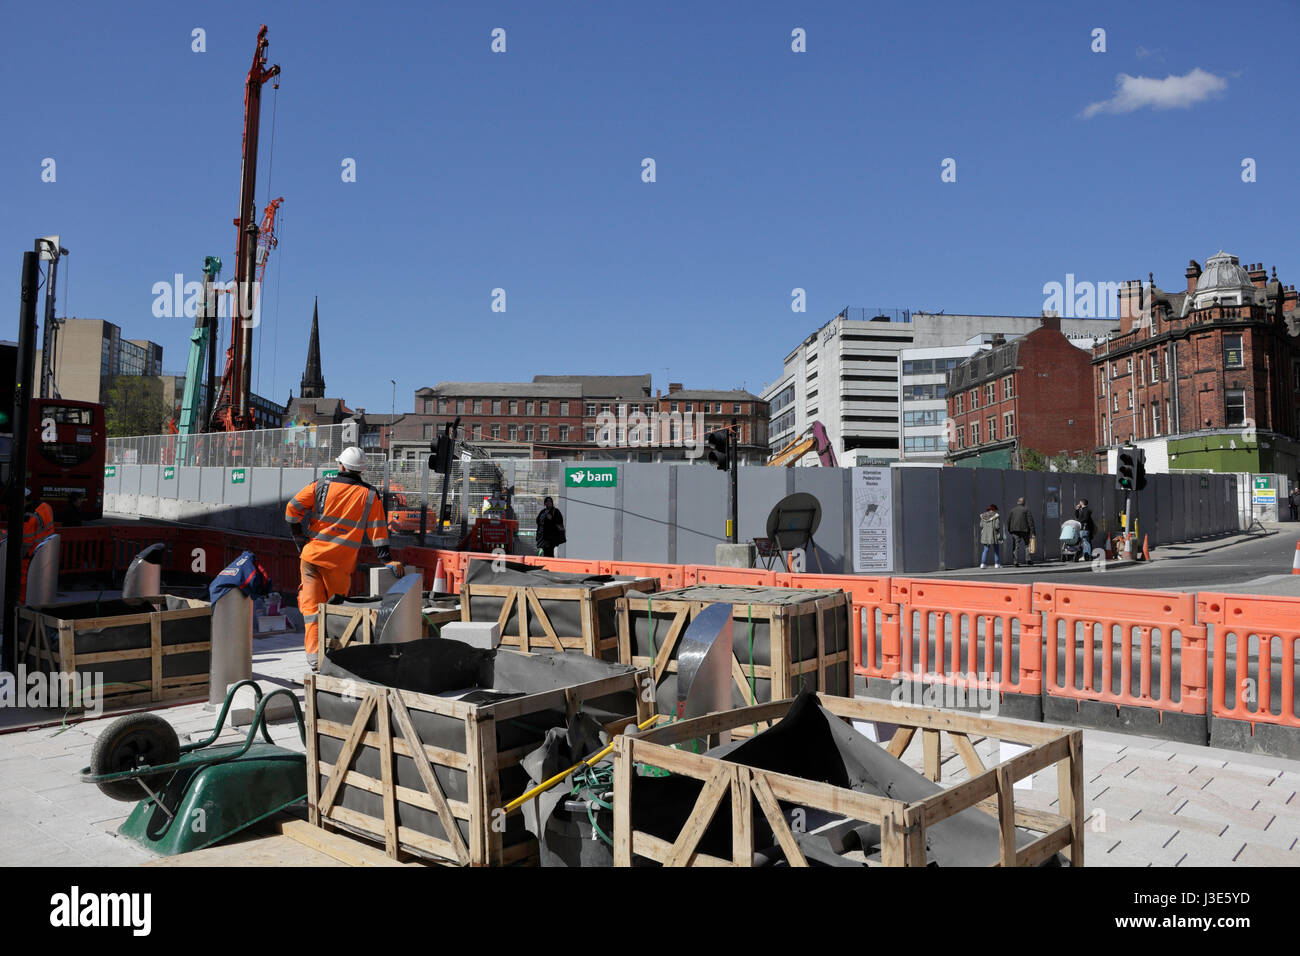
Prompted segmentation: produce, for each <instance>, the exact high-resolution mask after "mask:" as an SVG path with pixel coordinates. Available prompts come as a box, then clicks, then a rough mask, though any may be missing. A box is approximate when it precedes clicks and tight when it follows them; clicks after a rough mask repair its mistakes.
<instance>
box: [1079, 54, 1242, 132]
mask: <svg viewBox="0 0 1300 956" xmlns="http://www.w3.org/2000/svg"><path fill="white" fill-rule="evenodd" d="M1227 88H1228V81H1227V80H1225V79H1224V78H1223V77H1221V76H1215V75H1214V74H1213V73H1208V72H1206V71H1205V70H1202V69H1201V68H1200V67H1199V66H1198V67H1196V69H1194V70H1192V71H1191V72H1190V73H1188V74H1186V75H1185V76H1166V77H1165V78H1164V79H1163V80H1158V79H1156V78H1154V77H1150V76H1129V75H1128V74H1127V73H1121V74H1119V76H1117V77H1116V78H1115V95H1114V96H1112V97H1111V98H1110V99H1108V100H1102V101H1100V102H1098V103H1091V104H1089V105H1088V106H1087V107H1086V108H1085V109H1084V111H1083V116H1084V118H1085V119H1087V118H1088V117H1090V116H1096V115H1097V114H1098V113H1132V112H1133V111H1134V110H1140V109H1142V108H1143V107H1145V106H1149V107H1151V108H1152V109H1156V110H1169V109H1187V108H1188V107H1190V106H1193V105H1194V104H1196V103H1200V102H1202V101H1203V100H1207V99H1209V98H1210V97H1212V96H1214V95H1216V94H1218V93H1222V92H1223V91H1224V90H1225V89H1227Z"/></svg>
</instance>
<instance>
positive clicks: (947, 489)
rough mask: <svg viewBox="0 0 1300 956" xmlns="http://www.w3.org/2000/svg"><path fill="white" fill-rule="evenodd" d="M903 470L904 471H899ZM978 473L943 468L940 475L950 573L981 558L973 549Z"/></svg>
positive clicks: (946, 562)
mask: <svg viewBox="0 0 1300 956" xmlns="http://www.w3.org/2000/svg"><path fill="white" fill-rule="evenodd" d="M899 470H901V469H899ZM974 502H975V471H974V470H973V469H971V468H944V469H941V470H940V471H939V501H938V504H939V514H938V518H939V521H940V523H941V529H940V533H941V534H942V537H943V565H944V568H945V569H947V570H951V569H953V568H967V567H970V564H971V559H972V557H974V558H975V559H976V560H975V563H976V564H978V563H979V560H978V555H973V553H972V548H971V531H970V528H971V518H970V516H971V509H972V508H974V507H975V504H974Z"/></svg>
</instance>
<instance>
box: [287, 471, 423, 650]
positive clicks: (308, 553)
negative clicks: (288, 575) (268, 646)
mask: <svg viewBox="0 0 1300 956" xmlns="http://www.w3.org/2000/svg"><path fill="white" fill-rule="evenodd" d="M336 461H337V462H338V466H339V473H338V475H337V476H335V477H333V478H322V479H320V480H319V481H313V482H312V483H311V484H309V485H307V487H305V488H303V489H302V491H300V492H298V493H297V494H296V495H294V496H293V498H292V499H290V501H289V503H288V504H287V505H285V509H284V520H285V521H287V522H289V530H290V531H291V532H292V533H293V539H294V541H295V542H297V543H298V545H299V552H300V554H301V556H302V566H301V581H302V583H301V584H300V585H299V588H298V608H299V609H300V610H301V611H302V617H303V622H304V624H305V625H306V628H305V630H306V635H305V638H304V642H303V644H304V650H306V652H307V659H308V663H309V664H310V666H311V667H312V669H313V670H315V668H316V661H317V652H318V650H319V647H320V637H319V635H320V628H319V623H318V621H317V619H316V617H317V613H318V611H319V609H320V605H321V604H324V603H326V602H328V601H329V599H330V598H331V597H333V596H334V595H336V594H347V593H348V586H349V585H350V583H351V581H352V572H353V570H354V569H355V568H356V566H357V556H358V554H359V553H360V551H361V544H362V542H363V541H364V540H365V538H366V537H367V536H369V537H370V543H371V544H372V545H373V546H374V548H375V551H376V553H378V555H379V560H381V561H383V562H384V563H385V564H386V565H388V567H389V568H390V569H391V570H392V572H393V574H394V575H396V576H397V577H399V578H400V577H401V576H402V575H403V574H405V573H406V569H405V568H404V567H402V563H401V562H400V561H394V560H393V559H392V555H391V554H390V553H389V550H388V521H387V519H386V517H385V516H384V506H383V502H381V501H380V496H379V492H378V491H376V490H375V489H374V488H373V487H372V486H371V485H368V484H366V483H365V482H364V481H362V480H361V471H362V469H363V468H365V464H366V456H365V455H364V454H363V453H362V451H361V449H360V448H356V447H352V448H345V449H344V450H343V454H341V455H339V457H338V458H337V459H336ZM309 515H310V520H309V521H308V523H307V529H306V532H305V533H304V531H303V527H302V523H303V521H304V519H307V518H308V516H309Z"/></svg>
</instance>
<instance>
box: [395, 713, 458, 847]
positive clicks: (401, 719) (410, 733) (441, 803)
mask: <svg viewBox="0 0 1300 956" xmlns="http://www.w3.org/2000/svg"><path fill="white" fill-rule="evenodd" d="M387 699H388V706H389V708H390V709H391V711H392V715H393V717H394V718H396V720H397V727H398V729H399V730H400V731H401V734H402V736H403V737H405V738H406V740H407V742H408V743H410V744H411V745H412V749H414V751H415V756H414V758H413V759H414V762H415V769H416V770H417V771H418V772H419V774H420V780H421V781H422V782H423V783H424V789H425V791H426V792H427V793H428V794H429V797H430V798H431V799H432V800H433V804H434V807H435V808H436V810H437V813H438V820H439V822H441V823H442V829H443V832H444V833H446V834H448V835H449V836H450V837H451V843H452V846H453V847H454V848H455V850H456V860H457V861H458V862H459V863H460V865H461V866H468V865H469V862H470V855H469V848H468V847H466V846H465V841H464V840H462V839H461V836H460V830H459V829H458V828H457V826H456V821H455V819H454V817H453V814H452V812H451V808H450V807H449V806H448V805H447V796H446V794H444V793H443V792H442V787H441V786H439V785H438V778H437V776H435V774H434V772H433V768H432V767H431V766H429V761H428V759H427V758H426V757H425V755H424V751H423V750H422V749H421V741H420V735H419V734H418V733H417V732H416V730H415V724H413V723H412V722H411V715H410V713H409V712H408V711H407V709H406V707H405V706H403V705H402V698H401V697H400V696H399V695H398V694H397V693H396V692H394V691H391V690H390V691H389V692H388V695H387Z"/></svg>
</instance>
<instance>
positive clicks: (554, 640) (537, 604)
mask: <svg viewBox="0 0 1300 956" xmlns="http://www.w3.org/2000/svg"><path fill="white" fill-rule="evenodd" d="M523 591H524V594H526V595H527V596H528V604H529V606H530V607H532V609H533V613H534V614H536V615H537V620H538V622H539V623H540V624H541V625H542V630H543V631H544V632H545V633H546V636H547V637H548V638H550V639H551V644H552V645H553V646H554V647H555V649H556V650H557V651H559V652H560V653H563V652H564V645H563V644H561V643H560V637H559V635H558V634H556V633H555V628H554V627H552V626H551V619H550V617H549V616H548V615H547V613H546V611H544V610H543V609H542V602H541V601H539V600H537V592H536V590H535V589H533V588H524V589H523ZM593 650H594V648H593Z"/></svg>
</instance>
